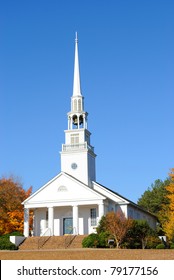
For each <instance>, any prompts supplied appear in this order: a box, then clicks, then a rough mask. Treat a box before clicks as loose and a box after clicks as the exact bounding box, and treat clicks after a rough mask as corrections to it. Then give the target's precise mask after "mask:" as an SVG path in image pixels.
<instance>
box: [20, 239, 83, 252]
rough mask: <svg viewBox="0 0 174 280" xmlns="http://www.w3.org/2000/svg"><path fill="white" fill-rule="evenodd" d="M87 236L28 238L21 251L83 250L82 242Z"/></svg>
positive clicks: (21, 246)
mask: <svg viewBox="0 0 174 280" xmlns="http://www.w3.org/2000/svg"><path fill="white" fill-rule="evenodd" d="M86 236H87V235H63V236H35V237H28V238H26V239H25V240H24V242H23V243H22V244H21V245H20V246H19V250H57V249H67V248H68V249H69V248H82V240H83V239H84V237H86Z"/></svg>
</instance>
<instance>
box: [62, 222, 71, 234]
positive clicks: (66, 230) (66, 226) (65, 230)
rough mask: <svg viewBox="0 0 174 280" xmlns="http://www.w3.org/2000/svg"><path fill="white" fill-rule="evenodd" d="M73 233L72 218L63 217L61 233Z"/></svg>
mask: <svg viewBox="0 0 174 280" xmlns="http://www.w3.org/2000/svg"><path fill="white" fill-rule="evenodd" d="M72 233H73V218H63V234H72Z"/></svg>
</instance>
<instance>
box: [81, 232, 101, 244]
mask: <svg viewBox="0 0 174 280" xmlns="http://www.w3.org/2000/svg"><path fill="white" fill-rule="evenodd" d="M82 246H83V248H97V247H98V246H99V236H98V234H96V233H91V234H90V235H88V236H87V237H85V238H84V239H83V241H82Z"/></svg>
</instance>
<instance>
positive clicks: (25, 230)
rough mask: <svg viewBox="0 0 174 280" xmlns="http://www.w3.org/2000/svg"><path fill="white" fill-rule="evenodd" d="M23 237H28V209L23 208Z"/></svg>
mask: <svg viewBox="0 0 174 280" xmlns="http://www.w3.org/2000/svg"><path fill="white" fill-rule="evenodd" d="M24 236H25V237H28V236H29V209H28V208H24Z"/></svg>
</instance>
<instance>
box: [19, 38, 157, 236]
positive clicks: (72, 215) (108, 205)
mask: <svg viewBox="0 0 174 280" xmlns="http://www.w3.org/2000/svg"><path fill="white" fill-rule="evenodd" d="M90 136H91V133H90V131H89V130H88V113H87V112H85V109H84V97H83V96H82V93H81V86H80V69H79V57H78V39H77V34H76V39H75V61H74V82H73V94H72V97H71V111H70V112H69V113H68V129H67V130H65V144H63V145H62V150H61V152H60V160H61V172H60V173H59V174H58V175H57V176H56V177H54V178H53V179H52V180H50V181H49V182H48V183H46V184H45V185H44V186H42V187H41V188H40V189H39V190H37V191H36V192H35V193H33V194H32V195H31V196H30V197H28V198H27V199H26V200H25V201H24V202H23V205H24V236H25V237H28V236H29V212H30V211H32V212H33V235H34V236H42V235H45V236H53V235H55V236H59V235H64V234H75V235H78V234H79V235H84V234H90V233H92V232H95V231H96V227H97V225H98V223H99V221H100V219H101V217H102V216H103V215H105V214H106V213H107V212H109V211H115V212H116V211H118V210H119V211H122V212H123V213H124V214H125V216H126V217H131V218H133V219H144V220H147V221H148V223H149V225H150V226H151V227H152V228H155V227H156V218H155V216H153V215H151V214H150V213H149V212H147V211H144V210H143V209H141V208H140V207H139V206H138V205H136V204H135V203H133V202H131V201H130V200H129V199H127V198H125V197H123V196H122V195H120V194H118V193H116V192H114V191H112V190H111V189H109V188H108V187H105V186H103V185H101V184H99V183H97V182H96V168H95V158H96V154H95V152H94V147H93V146H92V145H91V142H90Z"/></svg>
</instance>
